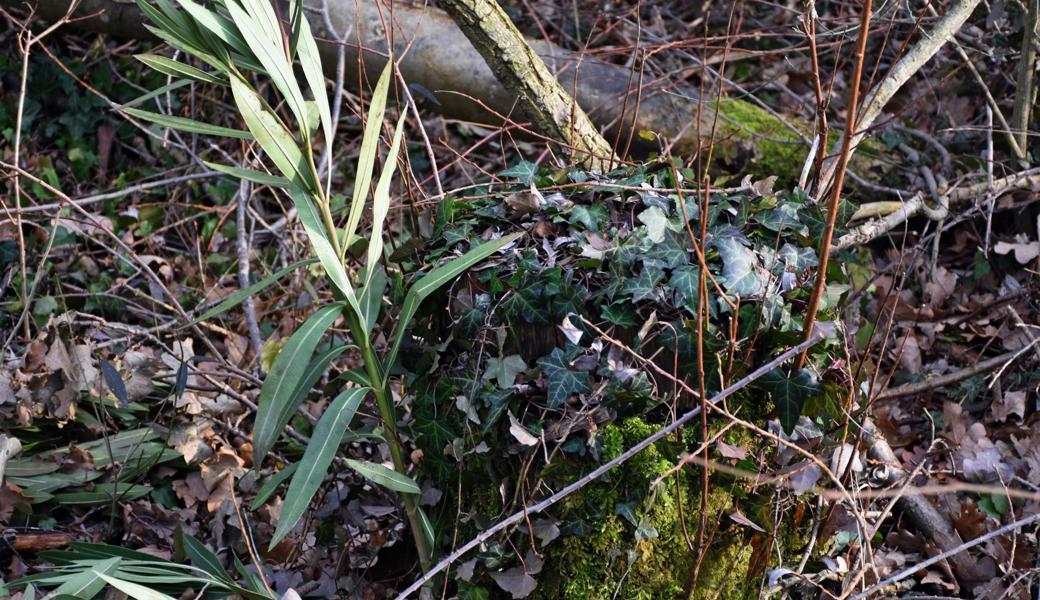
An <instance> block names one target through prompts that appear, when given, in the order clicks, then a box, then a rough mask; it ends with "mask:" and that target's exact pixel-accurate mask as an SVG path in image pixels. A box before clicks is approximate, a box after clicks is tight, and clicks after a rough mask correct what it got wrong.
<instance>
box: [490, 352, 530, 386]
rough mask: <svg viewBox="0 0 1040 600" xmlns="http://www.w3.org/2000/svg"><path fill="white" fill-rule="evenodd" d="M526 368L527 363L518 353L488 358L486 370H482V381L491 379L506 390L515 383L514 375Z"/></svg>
mask: <svg viewBox="0 0 1040 600" xmlns="http://www.w3.org/2000/svg"><path fill="white" fill-rule="evenodd" d="M526 370H527V363H525V362H524V359H523V358H521V357H520V355H519V354H511V355H509V356H504V357H502V358H489V359H488V361H487V370H486V371H484V376H483V377H481V380H482V381H490V380H492V379H494V380H496V381H497V382H498V387H500V388H502V389H504V390H506V389H509V388H511V387H513V384H514V383H516V376H517V375H519V374H520V373H523V372H524V371H526Z"/></svg>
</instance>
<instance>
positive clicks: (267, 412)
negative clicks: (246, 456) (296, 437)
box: [253, 304, 343, 468]
mask: <svg viewBox="0 0 1040 600" xmlns="http://www.w3.org/2000/svg"><path fill="white" fill-rule="evenodd" d="M342 312H343V305H342V304H330V305H329V306H325V307H323V308H320V309H318V311H317V312H315V313H314V314H313V315H311V316H310V318H308V319H307V320H306V321H304V323H303V325H301V326H300V328H299V329H297V330H296V332H295V333H293V334H292V336H290V337H289V341H287V342H286V343H285V346H284V347H283V348H282V351H281V352H279V353H278V358H276V359H275V361H274V365H273V366H272V367H271V372H270V373H268V374H267V377H266V378H265V379H264V384H263V386H262V387H261V388H260V401H259V402H258V403H257V410H256V421H255V422H254V423H253V456H254V457H256V458H255V462H256V465H257V467H258V468H259V466H260V464H261V463H262V462H263V459H264V457H265V456H267V453H268V452H269V451H270V450H271V448H272V447H273V446H274V442H275V440H277V439H278V436H279V435H280V434H281V433H282V429H284V428H285V425H286V423H288V422H289V417H291V416H292V414H291V413H289V415H288V416H286V415H285V412H284V411H283V408H284V405H285V404H286V403H287V402H289V401H290V400H291V398H292V392H293V390H295V389H296V386H297V385H299V383H300V379H301V378H302V377H303V375H304V373H305V372H306V370H307V365H308V364H309V363H310V361H311V355H313V354H314V349H315V348H316V347H317V346H318V342H319V341H320V340H321V338H322V336H323V335H325V331H326V330H328V328H329V327H331V326H332V324H333V323H334V322H335V321H336V319H337V318H339V315H340V313H342Z"/></svg>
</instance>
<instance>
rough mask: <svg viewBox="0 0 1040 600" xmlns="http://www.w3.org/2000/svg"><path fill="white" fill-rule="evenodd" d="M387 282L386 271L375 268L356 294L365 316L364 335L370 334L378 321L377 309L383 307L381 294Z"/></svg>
mask: <svg viewBox="0 0 1040 600" xmlns="http://www.w3.org/2000/svg"><path fill="white" fill-rule="evenodd" d="M387 282H388V281H387V277H386V271H384V270H383V269H382V268H381V267H380V268H377V269H376V270H375V271H374V272H373V273H372V275H371V278H370V279H369V281H368V283H366V284H365V287H363V288H361V290H360V293H359V294H358V295H359V296H361V300H360V305H361V312H362V313H363V314H364V315H365V322H364V325H365V327H366V328H365V334H366V335H367V334H369V333H372V327H373V326H375V324H376V322H377V321H378V320H379V309H380V308H382V306H383V292H385V291H386V284H387Z"/></svg>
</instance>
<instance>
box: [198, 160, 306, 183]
mask: <svg viewBox="0 0 1040 600" xmlns="http://www.w3.org/2000/svg"><path fill="white" fill-rule="evenodd" d="M202 162H203V163H205V165H206V166H207V167H209V168H211V169H213V170H214V171H220V172H221V173H226V174H228V175H231V176H232V177H238V178H239V179H245V180H246V181H251V182H253V183H259V184H260V185H273V186H274V187H280V188H287V187H289V180H288V179H286V178H285V177H279V176H277V175H268V174H267V173H264V172H263V171H257V170H256V169H243V168H242V167H232V166H228V165H222V164H220V163H211V162H209V161H207V160H204V161H202Z"/></svg>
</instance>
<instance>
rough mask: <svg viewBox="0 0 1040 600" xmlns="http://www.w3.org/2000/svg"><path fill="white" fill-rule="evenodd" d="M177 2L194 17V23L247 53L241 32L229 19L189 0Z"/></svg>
mask: <svg viewBox="0 0 1040 600" xmlns="http://www.w3.org/2000/svg"><path fill="white" fill-rule="evenodd" d="M177 3H178V4H180V5H181V6H182V7H183V8H184V10H185V11H187V13H188V14H190V15H191V16H192V18H194V19H195V22H196V23H198V24H199V25H201V26H202V27H204V28H206V30H207V31H209V32H210V33H212V34H213V35H215V36H217V37H218V38H219V39H220V40H221V41H223V42H224V43H226V44H227V45H229V46H231V47H232V48H234V49H235V50H237V51H238V52H240V53H242V54H248V53H249V46H248V45H247V44H246V41H245V39H243V37H242V33H241V32H240V31H239V30H238V27H236V24H235V23H234V22H232V21H231V20H230V19H228V18H226V17H224V16H222V15H220V14H218V13H216V12H213V11H211V10H210V9H208V8H206V7H205V6H202V5H200V4H196V3H195V2H192V1H191V0H177Z"/></svg>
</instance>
